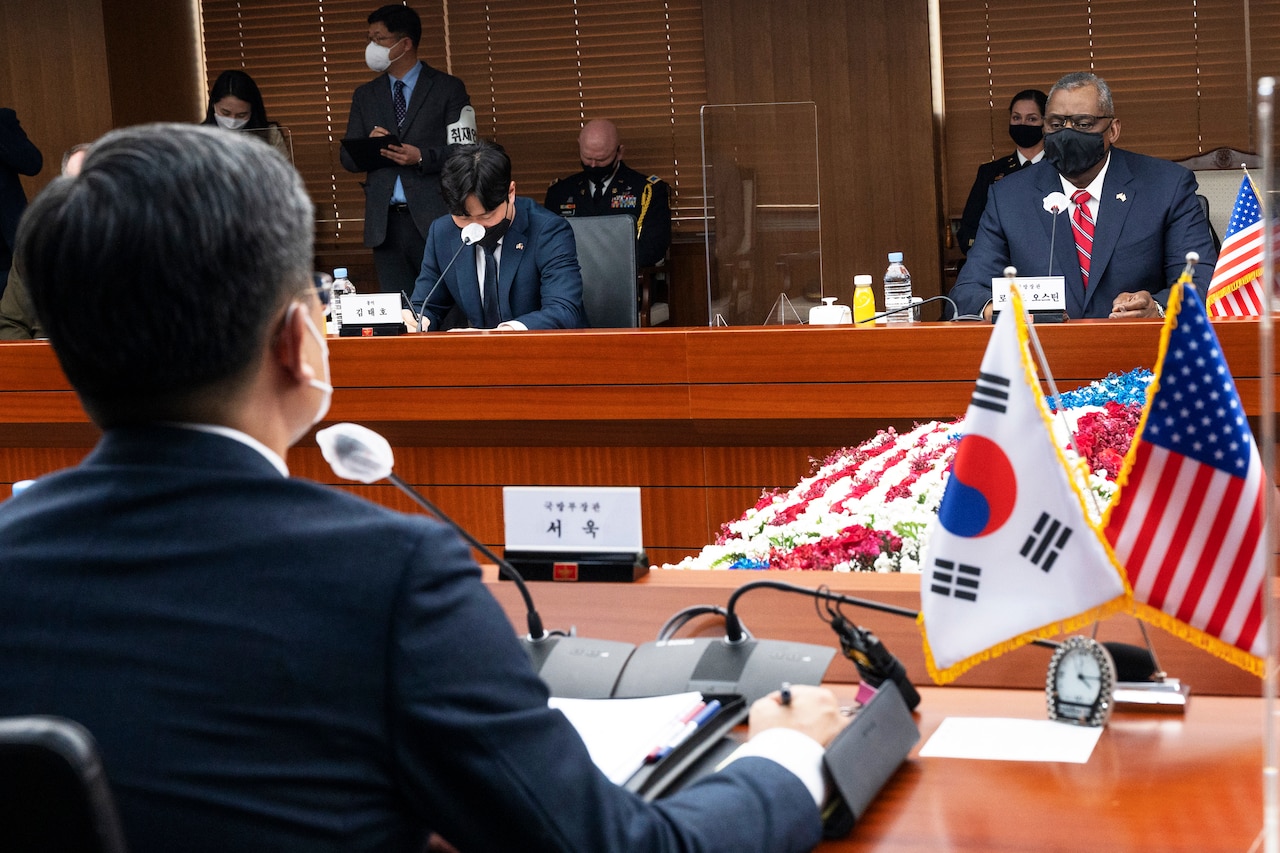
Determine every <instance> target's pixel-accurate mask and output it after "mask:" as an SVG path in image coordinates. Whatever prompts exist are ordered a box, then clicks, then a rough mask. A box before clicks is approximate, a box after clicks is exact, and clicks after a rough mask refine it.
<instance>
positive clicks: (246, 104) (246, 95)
mask: <svg viewBox="0 0 1280 853" xmlns="http://www.w3.org/2000/svg"><path fill="white" fill-rule="evenodd" d="M201 123H202V124H209V125H214V124H216V125H218V126H219V127H221V128H223V129H224V130H242V131H247V132H250V133H252V134H254V135H255V136H257V137H258V138H259V139H262V140H263V141H265V142H269V143H270V144H271V145H273V146H274V147H275V149H276V150H277V151H279V152H280V153H281V154H283V155H284V157H285V159H286V160H288V161H289V162H291V163H292V162H293V151H292V150H290V146H289V141H288V140H287V139H285V136H284V134H283V133H281V131H280V125H278V124H276V123H275V122H273V121H270V120H269V119H268V118H267V108H266V106H265V105H264V104H263V103H262V92H260V91H259V90H258V84H257V83H255V82H253V78H252V77H250V76H249V75H248V74H246V73H244V72H243V71H239V70H236V69H232V70H230V71H223V72H222V73H221V74H219V75H218V79H217V80H215V81H214V83H213V89H212V90H211V91H210V92H209V108H208V109H207V110H206V111H205V115H204V121H203V122H201Z"/></svg>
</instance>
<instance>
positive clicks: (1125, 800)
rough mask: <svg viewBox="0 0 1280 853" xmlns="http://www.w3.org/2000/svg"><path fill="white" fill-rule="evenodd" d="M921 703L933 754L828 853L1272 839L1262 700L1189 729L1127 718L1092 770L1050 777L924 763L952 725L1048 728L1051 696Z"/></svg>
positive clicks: (995, 767)
mask: <svg viewBox="0 0 1280 853" xmlns="http://www.w3.org/2000/svg"><path fill="white" fill-rule="evenodd" d="M843 689H844V690H846V691H849V688H843ZM849 692H851V691H849ZM920 693H921V696H922V699H921V701H920V705H919V707H918V708H917V713H916V721H917V724H918V726H919V728H920V734H921V740H920V744H918V745H917V746H916V749H915V750H913V751H912V753H911V756H910V757H909V758H908V760H907V762H906V763H905V764H904V765H903V766H902V767H901V768H900V769H899V770H898V773H897V774H896V775H895V776H894V777H893V778H891V779H890V780H889V783H888V784H887V785H886V786H885V788H884V789H883V790H882V791H881V792H880V795H879V797H877V798H876V800H875V801H874V802H873V803H872V804H871V806H870V807H869V808H868V810H867V812H866V814H865V815H864V816H863V819H862V820H861V822H860V823H859V824H858V825H856V826H855V827H854V829H853V832H852V833H850V835H848V836H847V837H845V838H843V839H839V840H835V841H828V842H824V843H823V844H822V845H821V846H820V847H819V848H818V849H819V850H820V851H823V853H827V851H830V853H835V851H845V852H846V853H855V851H856V853H872V851H876V853H885V851H892V853H942V851H953V853H998V851H1008V853H1095V851H1108V853H1151V852H1152V851H1161V853H1177V851H1182V852H1183V853H1246V851H1250V850H1252V849H1255V848H1253V847H1252V846H1251V845H1253V843H1254V841H1255V839H1256V837H1257V835H1258V833H1259V831H1260V830H1261V827H1262V800H1263V794H1262V786H1263V783H1262V758H1263V738H1262V721H1263V711H1262V700H1261V699H1245V698H1226V697H1218V696H1213V697H1204V696H1202V697H1196V698H1193V699H1192V700H1191V704H1190V706H1189V708H1188V711H1187V714H1186V716H1185V717H1184V716H1180V715H1179V716H1174V715H1167V714H1159V713H1154V714H1152V713H1146V714H1135V713H1130V712H1117V713H1116V714H1115V715H1114V716H1113V717H1112V718H1111V722H1110V723H1109V724H1108V725H1107V729H1106V731H1105V732H1103V734H1102V738H1101V740H1100V741H1099V742H1098V745H1097V747H1096V748H1095V749H1094V752H1093V755H1092V756H1091V757H1090V759H1089V761H1088V763H1086V764H1049V763H1029V762H1025V763H1024V762H1006V761H970V760H961V759H953V758H921V757H919V755H918V752H919V749H920V745H922V744H923V743H924V742H925V741H926V740H927V739H928V737H929V735H930V734H932V733H933V731H934V729H936V728H937V727H938V725H939V724H940V723H941V722H942V720H943V719H944V718H946V717H948V716H965V717H1018V718H1027V719H1044V694H1043V692H1041V691H1031V690H987V689H972V688H958V687H926V688H922V689H921V691H920ZM1256 849H1257V850H1261V849H1262V848H1261V847H1260V846H1259V847H1257V848H1256Z"/></svg>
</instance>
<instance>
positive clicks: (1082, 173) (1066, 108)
mask: <svg viewBox="0 0 1280 853" xmlns="http://www.w3.org/2000/svg"><path fill="white" fill-rule="evenodd" d="M1119 137H1120V120H1119V119H1118V118H1116V115H1115V109H1114V105H1113V101H1112V98H1111V90H1110V88H1109V87H1108V86H1107V84H1106V82H1105V81H1103V80H1102V79H1101V78H1099V77H1097V76H1095V75H1093V74H1088V73H1084V72H1079V73H1075V74H1068V75H1066V76H1065V77H1063V78H1062V79H1061V80H1059V81H1058V82H1057V83H1056V84H1055V85H1054V87H1053V89H1052V90H1051V91H1050V92H1049V101H1048V105H1047V108H1046V111H1045V139H1044V150H1045V156H1044V160H1043V161H1041V162H1040V163H1037V164H1036V165H1034V166H1031V167H1029V168H1026V169H1023V170H1021V171H1019V172H1018V173H1017V174H1015V175H1010V176H1009V177H1008V178H1005V179H1004V180H1002V181H1000V182H999V183H998V184H996V185H994V186H993V187H991V191H990V193H989V195H988V198H987V206H986V209H985V210H984V212H983V214H982V219H981V221H980V223H979V226H978V233H977V236H976V237H975V238H974V242H973V247H972V248H971V249H970V250H969V256H968V260H967V261H966V262H965V265H964V267H963V268H962V269H961V271H960V276H959V279H958V280H957V282H956V286H955V287H954V288H952V290H951V298H952V299H954V300H955V301H956V305H957V307H958V309H959V312H960V313H961V314H977V313H979V312H981V313H983V314H984V315H985V316H987V317H990V305H988V304H987V303H988V302H989V301H990V299H991V279H992V278H995V277H998V276H1001V275H1003V271H1004V268H1005V267H1006V266H1009V265H1012V266H1014V267H1016V268H1017V270H1018V273H1019V275H1026V276H1038V275H1061V276H1063V278H1064V281H1065V289H1066V303H1067V316H1069V317H1072V318H1107V317H1109V318H1112V319H1131V318H1139V317H1161V316H1163V315H1164V306H1165V304H1166V302H1167V300H1168V296H1169V285H1170V284H1171V283H1172V282H1173V281H1174V280H1176V279H1177V277H1178V275H1179V273H1181V271H1182V268H1183V266H1184V265H1185V263H1186V254H1187V253H1188V252H1197V253H1198V254H1199V255H1200V263H1199V264H1198V265H1197V266H1196V268H1195V282H1196V285H1197V286H1198V287H1199V288H1200V289H1201V293H1203V292H1204V291H1205V290H1206V289H1207V287H1208V283H1209V280H1210V278H1211V277H1212V275H1213V266H1214V264H1215V263H1217V253H1216V252H1215V251H1214V248H1213V238H1212V236H1211V235H1210V233H1209V223H1208V221H1207V220H1206V219H1205V216H1204V213H1203V211H1202V210H1201V208H1200V204H1199V202H1198V201H1197V200H1196V181H1195V176H1194V175H1192V174H1191V172H1190V171H1188V170H1187V169H1184V168H1183V167H1181V166H1179V165H1177V164H1175V163H1170V162H1168V161H1165V160H1157V159H1155V158H1153V157H1146V156H1143V155H1141V154H1134V153H1133V152H1131V151H1124V150H1122V149H1119V148H1115V147H1113V146H1114V144H1115V142H1116V140H1117V139H1119ZM1055 200H1056V203H1055ZM1055 208H1056V210H1055ZM1050 246H1052V257H1050V252H1051V249H1050Z"/></svg>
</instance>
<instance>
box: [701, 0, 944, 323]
mask: <svg viewBox="0 0 1280 853" xmlns="http://www.w3.org/2000/svg"><path fill="white" fill-rule="evenodd" d="M928 7H929V4H928V0H907V2H895V0H859V2H856V3H830V2H821V0H808V2H801V3H775V2H773V0H704V3H703V21H704V25H703V29H704V32H705V40H706V55H707V63H706V67H707V97H708V99H709V101H710V102H711V103H713V104H749V103H773V102H786V101H813V102H815V103H816V104H817V109H818V158H819V173H820V185H821V206H822V232H821V233H822V250H823V251H822V255H823V271H822V275H823V287H824V292H826V293H827V294H828V295H830V294H833V293H834V294H840V295H841V296H842V298H841V301H842V302H846V303H849V304H852V299H851V298H846V297H845V296H844V294H846V293H849V294H851V292H852V282H853V276H854V275H855V274H856V273H870V274H871V275H872V276H873V277H875V278H876V279H877V281H878V280H879V278H880V277H881V276H882V275H883V274H884V268H885V266H886V255H887V253H888V252H891V251H902V252H904V253H905V255H906V262H907V266H908V268H909V269H910V270H911V272H912V279H913V282H914V284H915V292H916V294H917V295H921V296H929V295H933V294H936V293H940V292H941V281H942V278H941V267H942V256H941V251H940V247H941V245H942V240H941V228H942V221H941V217H940V214H939V211H940V210H941V205H940V201H941V199H940V190H939V186H938V184H937V181H936V179H935V176H934V173H935V171H936V169H935V164H936V154H935V151H934V145H933V135H934V131H933V113H932V90H931V84H930V76H929V73H930V72H929V67H930V66H929V30H928ZM770 266H771V264H770ZM877 286H878V285H877ZM880 301H881V302H883V299H881V300H880Z"/></svg>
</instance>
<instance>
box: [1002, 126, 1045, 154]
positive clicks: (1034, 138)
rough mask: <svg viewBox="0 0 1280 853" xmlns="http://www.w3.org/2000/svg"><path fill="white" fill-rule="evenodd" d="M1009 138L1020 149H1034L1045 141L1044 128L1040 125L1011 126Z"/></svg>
mask: <svg viewBox="0 0 1280 853" xmlns="http://www.w3.org/2000/svg"><path fill="white" fill-rule="evenodd" d="M1009 138H1010V139H1012V140H1013V144H1014V145H1016V146H1018V147H1019V148H1034V147H1035V146H1036V143H1037V142H1039V141H1040V140H1041V139H1044V127H1043V126H1041V125H1038V124H1011V125H1009Z"/></svg>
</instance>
